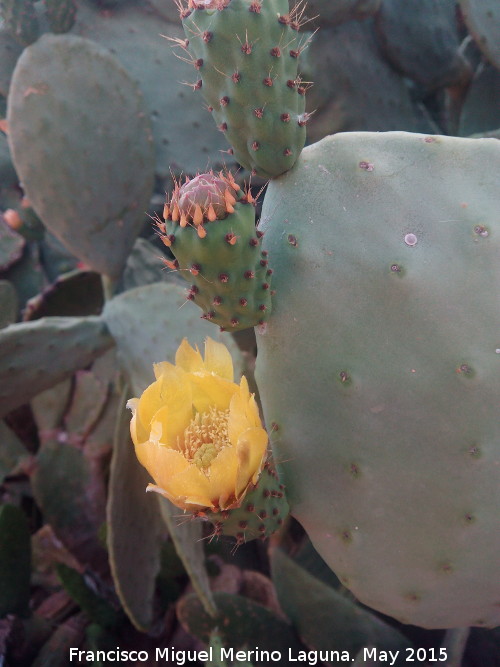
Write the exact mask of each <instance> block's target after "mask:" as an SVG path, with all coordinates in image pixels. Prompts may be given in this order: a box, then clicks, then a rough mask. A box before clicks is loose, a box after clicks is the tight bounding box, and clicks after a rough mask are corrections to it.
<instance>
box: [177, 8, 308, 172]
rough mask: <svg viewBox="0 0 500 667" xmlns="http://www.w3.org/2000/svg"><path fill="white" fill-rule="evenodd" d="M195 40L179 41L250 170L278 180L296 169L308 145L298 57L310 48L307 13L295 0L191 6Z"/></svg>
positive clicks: (188, 26) (188, 23)
mask: <svg viewBox="0 0 500 667" xmlns="http://www.w3.org/2000/svg"><path fill="white" fill-rule="evenodd" d="M181 18H182V23H183V26H184V32H185V34H186V38H187V40H186V41H185V42H182V41H179V40H176V43H177V45H178V46H180V47H182V49H184V51H185V52H187V58H188V60H189V61H191V62H192V64H193V66H194V67H195V69H196V71H197V76H198V80H197V81H196V82H195V83H193V88H194V89H195V90H197V89H201V91H202V94H203V97H204V99H205V101H206V103H207V104H208V107H209V110H210V111H211V112H212V115H213V117H214V119H215V121H216V123H217V125H218V127H219V129H220V130H221V132H223V133H224V134H225V136H226V138H227V140H228V141H229V143H230V144H231V149H230V151H229V152H230V154H231V155H234V157H235V159H236V160H237V161H238V162H239V163H240V164H242V165H243V166H244V167H245V168H246V169H248V170H250V171H253V172H254V173H256V174H258V175H259V176H262V177H264V178H273V177H276V176H279V175H280V174H282V173H283V172H285V171H287V170H288V169H290V167H292V165H293V164H294V162H295V160H296V159H297V157H298V155H299V154H300V151H301V150H302V147H303V146H304V143H305V138H306V131H305V125H306V123H307V120H308V118H309V115H308V114H307V113H305V93H306V89H307V84H306V83H304V82H302V81H301V78H300V76H299V74H298V59H299V56H300V54H301V53H302V51H303V50H304V49H305V48H306V46H307V44H308V39H309V38H308V36H307V35H304V34H299V32H298V30H299V28H300V23H301V11H300V10H299V9H295V10H292V11H291V12H290V10H289V7H288V0H212V1H210V2H201V1H199V2H198V1H197V0H189V2H188V6H187V7H186V8H185V9H184V10H182V12H181Z"/></svg>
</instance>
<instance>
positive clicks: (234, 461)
mask: <svg viewBox="0 0 500 667" xmlns="http://www.w3.org/2000/svg"><path fill="white" fill-rule="evenodd" d="M209 476H210V491H211V494H212V499H213V500H214V501H215V500H216V499H217V503H215V504H218V506H219V508H220V509H225V508H226V507H227V506H228V505H229V504H230V503H231V502H234V499H235V496H236V493H235V492H236V479H237V476H238V457H237V455H236V449H235V448H234V447H224V449H221V451H220V452H219V453H218V454H217V456H216V457H215V459H214V460H213V461H212V463H211V464H210V473H209Z"/></svg>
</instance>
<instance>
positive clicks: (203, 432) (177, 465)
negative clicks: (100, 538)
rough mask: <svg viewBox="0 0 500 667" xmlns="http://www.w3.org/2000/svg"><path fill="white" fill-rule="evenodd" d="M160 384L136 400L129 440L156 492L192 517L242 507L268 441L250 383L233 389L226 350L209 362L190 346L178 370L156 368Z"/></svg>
mask: <svg viewBox="0 0 500 667" xmlns="http://www.w3.org/2000/svg"><path fill="white" fill-rule="evenodd" d="M154 371H155V376H156V381H155V382H153V384H151V385H150V386H149V387H148V388H147V389H146V390H145V391H144V393H143V394H142V396H141V397H140V398H132V399H130V401H129V402H128V403H127V406H128V407H129V408H131V410H132V421H131V424H130V432H131V434H132V440H133V442H134V445H135V452H136V455H137V458H138V459H139V461H140V463H141V464H142V465H143V466H144V467H145V468H146V470H147V471H148V472H149V474H150V475H151V476H152V478H153V479H154V481H155V484H149V486H148V488H147V490H148V491H156V492H158V493H161V494H162V495H164V496H165V497H166V498H168V499H169V500H171V501H172V502H173V503H174V504H175V505H177V506H178V507H181V508H182V509H185V510H192V511H197V510H202V509H207V508H209V509H211V510H213V511H219V510H226V509H231V508H234V507H238V506H239V504H240V503H241V501H242V499H243V497H244V495H245V493H246V491H247V489H248V488H249V487H250V486H251V485H253V484H256V483H257V480H258V478H259V475H260V473H261V471H262V468H263V465H264V462H265V458H266V449H267V442H268V437H267V433H266V431H265V429H264V428H263V426H262V422H261V419H260V416H259V411H258V408H257V405H256V403H255V399H254V396H253V394H250V392H249V390H248V383H247V380H246V378H245V377H242V378H241V382H240V384H239V385H238V384H236V383H235V382H234V377H233V361H232V359H231V355H230V353H229V351H228V349H227V348H226V346H225V345H223V344H222V343H217V342H216V341H214V340H212V339H211V338H207V340H206V342H205V358H204V359H203V358H202V356H201V354H200V352H199V350H198V348H193V347H191V345H189V343H188V342H187V340H186V339H184V340H183V341H182V343H181V345H180V346H179V349H178V350H177V353H176V357H175V365H174V364H171V363H169V362H167V361H164V362H162V363H159V364H155V366H154Z"/></svg>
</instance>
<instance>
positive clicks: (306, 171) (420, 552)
mask: <svg viewBox="0 0 500 667" xmlns="http://www.w3.org/2000/svg"><path fill="white" fill-rule="evenodd" d="M499 169H500V143H499V142H498V141H497V140H496V139H462V138H457V137H446V136H429V135H423V134H410V133H405V132H387V133H371V132H352V133H351V132H349V133H347V132H346V133H343V134H340V133H339V134H336V135H334V136H332V137H326V138H325V139H323V140H322V141H320V142H318V143H317V144H315V145H312V146H309V147H307V148H305V149H304V151H303V152H302V155H301V157H300V158H299V160H298V161H297V163H296V165H295V167H294V169H293V170H292V171H291V172H290V173H289V174H285V175H284V176H283V177H282V178H280V179H276V180H273V181H272V182H271V183H270V185H269V186H268V189H267V192H266V196H265V200H264V205H263V209H262V217H261V225H262V227H263V229H264V230H265V236H264V239H263V245H264V247H265V248H266V249H267V250H268V251H269V255H270V256H271V257H272V258H273V266H274V269H275V272H274V275H273V283H274V284H275V285H276V288H277V289H276V297H275V299H274V303H273V313H272V316H271V317H270V318H269V321H268V322H267V327H266V330H265V332H262V333H260V332H257V345H258V355H257V367H256V380H257V383H258V386H259V392H260V397H261V400H262V405H263V409H264V415H265V419H266V422H267V423H268V424H271V423H272V422H274V424H275V428H274V431H273V432H272V433H271V437H270V439H271V444H272V447H273V451H274V457H275V459H276V460H277V461H280V462H282V463H281V464H280V466H279V469H280V473H281V475H282V480H283V483H284V484H285V485H286V492H287V498H288V501H289V503H290V509H291V512H292V514H293V515H294V516H295V517H296V518H297V519H298V520H299V521H300V522H301V523H302V525H303V526H304V528H305V529H306V530H307V532H308V534H309V536H310V538H311V541H312V542H313V545H314V547H315V548H316V550H317V551H318V552H319V554H320V555H321V556H322V557H323V559H324V560H325V561H326V562H327V563H328V565H329V566H330V567H331V568H332V569H333V570H334V571H335V573H336V574H337V576H338V577H339V579H340V580H341V582H342V583H343V584H344V585H345V586H347V587H348V588H349V589H350V590H352V592H353V593H354V595H355V596H356V597H357V598H358V599H359V600H360V601H361V602H363V603H364V604H366V605H368V606H371V607H373V608H375V609H377V610H379V611H381V612H383V613H385V614H388V615H391V616H394V617H396V618H397V619H399V620H400V621H402V622H403V623H411V624H413V625H420V626H423V627H428V628H445V627H465V626H471V625H472V626H474V625H475V626H495V625H498V624H499V623H500V591H499V588H498V586H494V585H492V582H496V581H498V580H499V578H500V559H499V558H498V554H499V550H500V514H499V511H498V508H499V506H500V466H499V461H500V420H499V417H498V408H499V405H500V308H499V291H500V264H499V261H498V258H499V257H500V224H499V222H500V221H499V218H498V173H499ZM291 235H293V237H294V239H295V240H294V242H293V243H290V241H289V238H290V236H291ZM291 364H292V365H293V369H292V366H291Z"/></svg>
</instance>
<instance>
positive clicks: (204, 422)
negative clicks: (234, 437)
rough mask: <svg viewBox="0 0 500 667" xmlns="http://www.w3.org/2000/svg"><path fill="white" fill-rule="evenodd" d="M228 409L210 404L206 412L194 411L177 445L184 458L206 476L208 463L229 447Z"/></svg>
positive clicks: (208, 470) (208, 471) (208, 468)
mask: <svg viewBox="0 0 500 667" xmlns="http://www.w3.org/2000/svg"><path fill="white" fill-rule="evenodd" d="M228 421H229V410H219V409H217V408H215V407H214V406H211V407H210V408H209V410H208V412H203V413H200V412H198V413H196V415H195V416H194V417H193V419H192V420H191V422H190V423H189V425H188V426H187V427H186V429H185V430H184V433H183V435H182V437H181V438H178V439H177V446H178V449H179V451H181V452H182V453H183V454H184V456H185V457H186V459H187V460H188V461H190V462H193V463H194V464H195V465H196V466H197V467H198V468H200V469H201V470H202V472H204V473H205V474H206V475H207V476H209V473H210V464H211V463H212V461H213V460H214V459H215V457H216V456H217V454H218V453H219V452H220V451H221V450H222V449H224V448H225V447H230V446H231V443H230V441H229V436H228V430H227V427H228Z"/></svg>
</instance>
